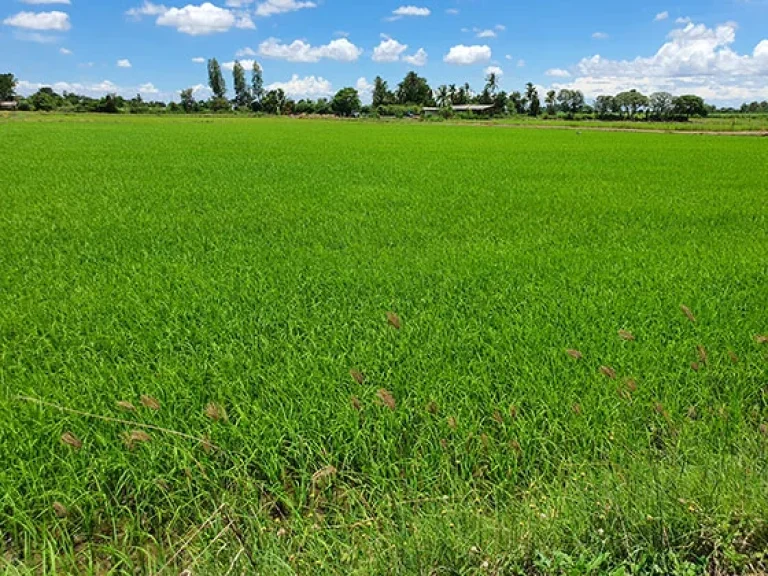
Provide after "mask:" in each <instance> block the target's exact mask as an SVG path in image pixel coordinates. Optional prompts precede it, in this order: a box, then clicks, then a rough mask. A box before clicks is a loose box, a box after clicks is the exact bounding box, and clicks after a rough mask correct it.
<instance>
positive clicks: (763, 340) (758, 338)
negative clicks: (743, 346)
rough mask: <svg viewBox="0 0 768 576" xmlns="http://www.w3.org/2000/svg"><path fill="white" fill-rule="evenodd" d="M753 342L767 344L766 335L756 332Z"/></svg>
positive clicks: (767, 337) (767, 338)
mask: <svg viewBox="0 0 768 576" xmlns="http://www.w3.org/2000/svg"><path fill="white" fill-rule="evenodd" d="M755 342H757V343H758V344H768V336H765V335H763V334H757V335H755Z"/></svg>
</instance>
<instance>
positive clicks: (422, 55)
mask: <svg viewBox="0 0 768 576" xmlns="http://www.w3.org/2000/svg"><path fill="white" fill-rule="evenodd" d="M427 60H428V55H427V52H426V50H424V48H419V49H418V50H416V52H415V53H414V54H411V55H409V56H403V62H405V63H406V64H410V65H411V66H426V65H427Z"/></svg>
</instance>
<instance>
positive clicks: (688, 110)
mask: <svg viewBox="0 0 768 576" xmlns="http://www.w3.org/2000/svg"><path fill="white" fill-rule="evenodd" d="M673 112H674V114H675V115H676V116H685V117H686V118H690V117H691V116H701V117H704V116H706V115H707V114H708V110H707V106H706V104H705V103H704V100H703V99H702V98H701V97H699V96H694V95H693V94H686V95H684V96H678V97H677V98H675V99H674V101H673Z"/></svg>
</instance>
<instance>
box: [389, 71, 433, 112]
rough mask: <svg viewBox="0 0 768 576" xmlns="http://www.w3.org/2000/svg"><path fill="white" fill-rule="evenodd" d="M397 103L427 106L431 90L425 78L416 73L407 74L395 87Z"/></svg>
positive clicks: (429, 101) (430, 98)
mask: <svg viewBox="0 0 768 576" xmlns="http://www.w3.org/2000/svg"><path fill="white" fill-rule="evenodd" d="M397 101H398V103H399V104H416V105H419V106H428V105H429V104H430V103H431V102H432V89H431V88H430V87H429V84H427V80H426V79H425V78H421V77H420V76H419V75H418V74H416V72H408V74H406V75H405V78H403V81H402V82H400V84H398V86H397Z"/></svg>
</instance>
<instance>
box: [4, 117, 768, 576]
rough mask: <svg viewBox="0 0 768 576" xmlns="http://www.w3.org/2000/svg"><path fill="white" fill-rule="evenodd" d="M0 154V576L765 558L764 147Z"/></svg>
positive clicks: (31, 136) (294, 127)
mask: <svg viewBox="0 0 768 576" xmlns="http://www.w3.org/2000/svg"><path fill="white" fill-rule="evenodd" d="M0 158H2V172H1V174H2V175H1V176H0V537H2V540H1V542H2V543H1V544H0V550H2V554H0V573H3V574H12V575H17V574H46V575H47V574H94V575H96V574H99V575H101V574H182V573H183V574H186V575H191V574H195V575H199V574H211V575H221V576H224V575H227V574H265V575H293V574H301V575H305V574H306V575H310V574H339V575H346V574H355V575H370V574H397V575H401V574H402V575H406V574H408V575H410V574H423V575H430V576H431V575H434V576H438V575H440V576H442V575H469V574H494V575H502V574H504V575H507V574H509V575H515V574H526V575H527V574H541V575H543V574H563V575H574V576H576V575H582V574H595V575H597V574H612V575H617V576H618V575H629V574H684V575H689V574H690V575H693V574H703V573H706V574H760V573H762V572H764V571H766V570H768V460H767V459H766V457H767V456H768V453H767V452H768V370H767V369H768V338H766V335H768V140H766V139H765V138H752V137H729V136H702V135H667V134H638V133H609V132H597V131H588V130H585V131H582V132H577V131H572V130H534V129H518V128H514V127H510V128H503V129H502V128H491V127H483V126H469V125H464V126H452V125H445V124H431V123H405V122H403V123H373V122H341V121H316V120H290V119H270V120H268V119H226V118H225V119H214V118H179V119H172V118H127V117H120V118H104V117H98V118H97V117H88V116H84V117H78V118H66V117H63V116H61V117H58V116H50V117H38V118H37V119H36V120H35V121H15V120H12V119H11V120H9V119H0ZM185 570H186V572H184V571H185Z"/></svg>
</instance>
